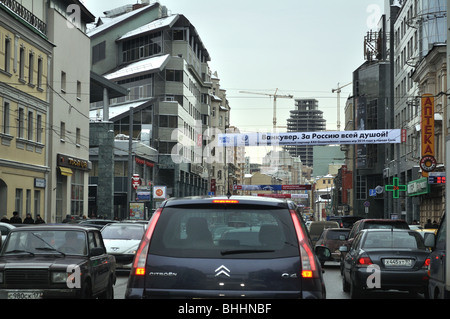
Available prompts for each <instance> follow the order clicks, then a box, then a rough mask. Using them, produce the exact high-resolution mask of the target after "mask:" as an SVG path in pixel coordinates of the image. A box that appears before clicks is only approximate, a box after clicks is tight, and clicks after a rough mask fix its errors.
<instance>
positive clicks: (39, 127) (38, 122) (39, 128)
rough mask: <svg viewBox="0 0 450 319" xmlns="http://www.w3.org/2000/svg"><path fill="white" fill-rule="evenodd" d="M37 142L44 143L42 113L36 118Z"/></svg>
mask: <svg viewBox="0 0 450 319" xmlns="http://www.w3.org/2000/svg"><path fill="white" fill-rule="evenodd" d="M36 142H38V143H42V115H40V114H38V116H37V120H36Z"/></svg>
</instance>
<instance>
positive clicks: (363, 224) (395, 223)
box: [341, 218, 410, 273]
mask: <svg viewBox="0 0 450 319" xmlns="http://www.w3.org/2000/svg"><path fill="white" fill-rule="evenodd" d="M392 228H395V229H410V228H409V225H408V223H407V222H406V221H404V220H402V219H376V218H375V219H369V218H366V219H360V220H358V221H356V222H355V223H354V224H353V227H352V228H351V230H350V233H349V234H348V238H347V241H346V242H345V244H344V246H347V248H348V249H349V248H350V247H351V245H352V243H353V240H354V239H355V237H356V235H357V234H358V233H359V232H360V231H361V230H363V229H392ZM345 255H346V252H341V273H342V270H343V268H342V267H343V264H342V263H343V260H344V258H345Z"/></svg>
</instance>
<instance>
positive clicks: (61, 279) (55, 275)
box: [52, 272, 68, 284]
mask: <svg viewBox="0 0 450 319" xmlns="http://www.w3.org/2000/svg"><path fill="white" fill-rule="evenodd" d="M67 278H68V275H67V273H66V272H52V283H55V284H60V283H66V282H67Z"/></svg>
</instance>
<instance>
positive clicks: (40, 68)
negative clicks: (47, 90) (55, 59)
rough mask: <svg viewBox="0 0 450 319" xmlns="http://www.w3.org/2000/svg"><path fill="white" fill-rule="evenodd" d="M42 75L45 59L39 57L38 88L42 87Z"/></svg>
mask: <svg viewBox="0 0 450 319" xmlns="http://www.w3.org/2000/svg"><path fill="white" fill-rule="evenodd" d="M42 75H43V60H42V58H39V59H38V75H37V76H38V77H37V86H38V88H42Z"/></svg>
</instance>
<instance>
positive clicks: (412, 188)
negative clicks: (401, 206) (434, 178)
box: [408, 177, 430, 196]
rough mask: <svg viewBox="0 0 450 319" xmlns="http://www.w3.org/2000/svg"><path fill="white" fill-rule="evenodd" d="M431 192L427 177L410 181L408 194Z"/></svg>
mask: <svg viewBox="0 0 450 319" xmlns="http://www.w3.org/2000/svg"><path fill="white" fill-rule="evenodd" d="M429 192H430V185H429V184H428V179H427V178H425V177H424V178H421V179H417V180H415V181H411V182H409V183H408V196H417V195H422V194H428V193H429Z"/></svg>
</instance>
